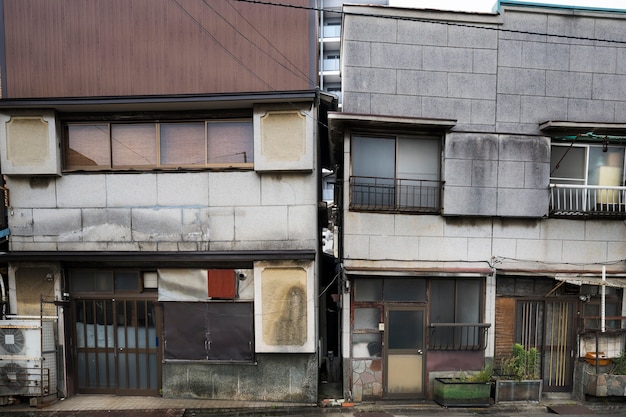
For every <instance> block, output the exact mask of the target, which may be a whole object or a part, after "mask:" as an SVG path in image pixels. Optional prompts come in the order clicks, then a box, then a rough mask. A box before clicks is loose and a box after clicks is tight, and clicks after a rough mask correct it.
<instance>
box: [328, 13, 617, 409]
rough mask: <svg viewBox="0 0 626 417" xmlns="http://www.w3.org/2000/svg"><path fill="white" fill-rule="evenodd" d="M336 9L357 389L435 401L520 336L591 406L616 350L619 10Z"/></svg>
mask: <svg viewBox="0 0 626 417" xmlns="http://www.w3.org/2000/svg"><path fill="white" fill-rule="evenodd" d="M342 11H343V20H342V23H341V25H342V38H341V83H342V112H334V113H333V112H331V113H330V114H329V128H330V131H331V136H332V138H333V143H334V153H333V155H334V157H335V161H336V163H337V164H338V166H339V168H338V170H337V185H338V186H337V189H338V192H337V193H336V204H337V205H338V207H339V215H338V220H337V223H338V230H339V233H338V240H339V243H338V252H339V258H340V260H341V265H342V267H343V270H342V282H341V293H342V322H341V323H342V339H341V343H342V358H343V381H344V387H343V388H344V391H345V393H346V396H349V397H350V398H352V399H354V401H364V400H379V399H386V398H407V397H410V398H432V383H433V379H434V378H436V377H446V376H459V375H460V374H463V373H467V372H470V373H471V372H474V371H479V370H480V369H482V368H483V366H485V365H489V364H492V365H493V366H494V367H495V368H496V370H497V368H498V367H499V366H500V364H501V360H502V359H504V358H506V357H508V355H509V354H510V353H511V350H512V347H513V344H514V343H520V344H522V345H524V346H525V347H536V348H537V349H538V350H539V352H540V357H541V378H542V380H543V392H544V393H545V394H546V395H549V394H551V393H566V394H570V395H571V396H572V397H575V398H578V399H579V398H584V395H585V394H586V392H585V388H584V381H583V379H584V378H583V376H584V375H585V374H586V373H588V371H590V369H589V368H588V366H590V365H589V364H587V363H586V362H585V361H584V360H583V358H584V357H585V356H586V354H587V353H594V352H596V351H598V352H599V351H602V352H604V354H606V355H607V357H609V358H611V357H613V358H614V357H617V356H619V354H620V353H621V352H622V351H623V350H624V342H625V340H624V316H626V313H624V297H623V295H624V292H623V291H624V290H623V287H624V286H625V285H626V261H625V258H626V257H625V254H626V228H625V227H626V226H625V224H626V223H625V219H626V209H625V207H626V206H625V204H626V187H625V185H626V184H625V182H624V180H625V171H624V161H625V149H626V116H625V115H626V90H625V87H624V86H626V72H625V70H624V68H625V67H626V35H625V33H624V31H623V28H624V24H625V22H626V20H625V19H626V15H625V14H624V13H623V12H617V11H606V10H605V11H596V10H591V9H577V8H566V7H542V6H537V5H528V4H527V5H516V4H514V2H500V5H499V10H498V11H497V12H496V13H459V12H449V11H433V10H418V9H407V8H395V7H391V6H363V5H344V6H343V9H342Z"/></svg>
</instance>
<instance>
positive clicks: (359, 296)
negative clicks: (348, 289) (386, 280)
mask: <svg viewBox="0 0 626 417" xmlns="http://www.w3.org/2000/svg"><path fill="white" fill-rule="evenodd" d="M382 299H383V280H382V279H380V278H358V279H355V280H354V300H355V301H382Z"/></svg>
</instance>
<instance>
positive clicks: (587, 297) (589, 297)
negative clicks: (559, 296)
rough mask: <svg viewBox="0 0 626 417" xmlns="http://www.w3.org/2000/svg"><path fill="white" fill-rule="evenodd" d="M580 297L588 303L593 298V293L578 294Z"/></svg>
mask: <svg viewBox="0 0 626 417" xmlns="http://www.w3.org/2000/svg"><path fill="white" fill-rule="evenodd" d="M578 299H579V300H580V301H582V302H584V303H588V302H589V300H591V295H589V294H581V295H579V296H578Z"/></svg>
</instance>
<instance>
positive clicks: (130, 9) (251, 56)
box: [3, 0, 317, 98]
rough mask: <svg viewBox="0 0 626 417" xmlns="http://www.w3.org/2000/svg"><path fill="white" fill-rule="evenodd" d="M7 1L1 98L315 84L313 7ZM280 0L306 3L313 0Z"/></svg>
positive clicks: (140, 0) (226, 1)
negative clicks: (4, 88) (3, 87)
mask: <svg viewBox="0 0 626 417" xmlns="http://www.w3.org/2000/svg"><path fill="white" fill-rule="evenodd" d="M3 3H4V21H5V33H4V36H5V45H6V57H5V60H6V80H5V81H6V91H4V92H3V93H4V97H3V98H29V97H84V96H96V97H97V96H126V95H153V94H212V93H227V92H233V93H241V92H256V91H288V90H306V89H310V88H312V87H314V86H315V85H316V84H317V83H316V81H315V80H311V78H314V75H313V74H315V72H316V70H315V68H316V62H315V58H314V57H315V54H314V53H313V52H314V51H315V48H316V39H315V31H314V30H313V29H312V28H313V26H312V25H314V22H315V16H314V13H315V12H314V11H311V10H306V9H298V8H288V7H277V6H270V5H264V4H253V3H246V2H237V1H234V0H210V1H208V0H207V1H202V0H55V1H50V0H4V2H3ZM282 3H291V4H295V5H299V6H304V7H308V6H310V4H309V3H310V0H289V1H283V2H282ZM312 48H313V49H312Z"/></svg>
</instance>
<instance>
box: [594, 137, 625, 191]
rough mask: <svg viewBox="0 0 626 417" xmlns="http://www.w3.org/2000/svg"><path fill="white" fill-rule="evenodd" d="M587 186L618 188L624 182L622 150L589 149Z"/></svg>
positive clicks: (597, 147)
mask: <svg viewBox="0 0 626 417" xmlns="http://www.w3.org/2000/svg"><path fill="white" fill-rule="evenodd" d="M588 177H589V178H588V182H587V183H588V184H589V185H608V186H620V185H622V184H623V180H624V149H623V148H616V147H609V148H608V149H607V151H606V152H603V150H602V148H601V147H600V146H590V147H589V172H588Z"/></svg>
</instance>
